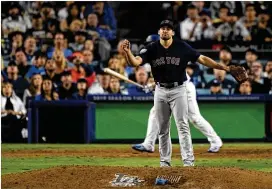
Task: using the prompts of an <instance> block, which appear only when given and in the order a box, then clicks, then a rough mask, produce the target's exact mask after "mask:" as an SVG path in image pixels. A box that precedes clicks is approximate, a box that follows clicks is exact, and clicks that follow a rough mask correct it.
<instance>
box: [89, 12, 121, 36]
mask: <svg viewBox="0 0 272 189" xmlns="http://www.w3.org/2000/svg"><path fill="white" fill-rule="evenodd" d="M86 30H87V31H88V32H89V34H90V35H92V36H93V38H94V39H97V38H105V39H107V40H113V39H115V38H116V36H115V33H114V32H113V31H112V30H111V29H110V28H108V27H105V28H104V27H101V25H100V24H99V22H98V16H97V14H95V13H91V14H89V15H88V18H87V26H86Z"/></svg>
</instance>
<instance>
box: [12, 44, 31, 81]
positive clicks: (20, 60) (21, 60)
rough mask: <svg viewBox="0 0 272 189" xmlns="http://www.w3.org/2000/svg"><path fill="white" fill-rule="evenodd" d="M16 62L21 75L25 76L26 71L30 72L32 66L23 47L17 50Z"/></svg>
mask: <svg viewBox="0 0 272 189" xmlns="http://www.w3.org/2000/svg"><path fill="white" fill-rule="evenodd" d="M15 62H16V64H17V66H18V69H19V75H21V76H22V77H25V75H26V73H27V72H28V70H29V69H30V67H31V66H30V65H28V64H27V59H26V55H25V52H24V51H23V49H21V48H19V49H17V50H16V53H15Z"/></svg>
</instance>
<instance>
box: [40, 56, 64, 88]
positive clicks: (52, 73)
mask: <svg viewBox="0 0 272 189" xmlns="http://www.w3.org/2000/svg"><path fill="white" fill-rule="evenodd" d="M56 68H57V66H56V62H55V60H54V59H48V60H47V61H46V63H45V74H44V75H43V78H49V79H51V80H52V82H53V84H54V86H55V87H57V86H58V85H60V84H61V74H58V73H56Z"/></svg>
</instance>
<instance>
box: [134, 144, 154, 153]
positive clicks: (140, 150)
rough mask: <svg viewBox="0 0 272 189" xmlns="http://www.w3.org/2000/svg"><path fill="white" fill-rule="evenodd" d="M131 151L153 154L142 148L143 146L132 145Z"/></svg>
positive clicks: (151, 151)
mask: <svg viewBox="0 0 272 189" xmlns="http://www.w3.org/2000/svg"><path fill="white" fill-rule="evenodd" d="M132 149H133V150H136V151H139V152H148V153H153V152H154V150H149V149H147V148H146V147H144V145H143V144H134V145H132Z"/></svg>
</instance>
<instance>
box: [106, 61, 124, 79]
mask: <svg viewBox="0 0 272 189" xmlns="http://www.w3.org/2000/svg"><path fill="white" fill-rule="evenodd" d="M108 65H109V68H110V69H112V70H115V71H116V72H118V73H119V74H122V75H125V76H127V73H125V68H124V66H123V65H122V63H121V60H120V59H118V58H116V57H112V58H111V59H110V60H109V64H108Z"/></svg>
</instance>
